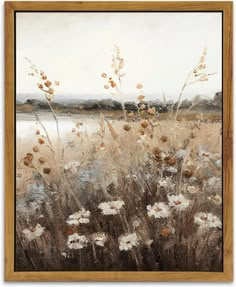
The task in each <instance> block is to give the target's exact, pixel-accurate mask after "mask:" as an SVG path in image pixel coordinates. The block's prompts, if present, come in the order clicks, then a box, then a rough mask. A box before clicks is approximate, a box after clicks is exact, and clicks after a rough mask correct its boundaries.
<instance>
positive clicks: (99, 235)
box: [91, 232, 107, 247]
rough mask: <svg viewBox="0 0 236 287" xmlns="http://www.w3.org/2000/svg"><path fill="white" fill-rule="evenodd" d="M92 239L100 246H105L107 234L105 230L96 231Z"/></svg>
mask: <svg viewBox="0 0 236 287" xmlns="http://www.w3.org/2000/svg"><path fill="white" fill-rule="evenodd" d="M91 237H92V241H93V242H94V243H95V244H96V245H98V246H102V247H103V246H104V243H105V242H106V241H107V236H106V234H105V233H104V232H96V233H93V234H92V236H91Z"/></svg>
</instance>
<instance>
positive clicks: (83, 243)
mask: <svg viewBox="0 0 236 287" xmlns="http://www.w3.org/2000/svg"><path fill="white" fill-rule="evenodd" d="M87 244H88V238H87V237H86V236H85V235H78V233H74V234H72V235H69V236H68V240H67V246H68V247H69V248H70V249H83V248H84V247H87Z"/></svg>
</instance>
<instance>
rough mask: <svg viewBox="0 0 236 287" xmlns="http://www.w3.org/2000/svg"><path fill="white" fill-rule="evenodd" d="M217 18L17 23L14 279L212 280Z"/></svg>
mask: <svg viewBox="0 0 236 287" xmlns="http://www.w3.org/2000/svg"><path fill="white" fill-rule="evenodd" d="M222 25H223V23H222V12H220V11H212V12H210V11H209V12H206V11H205V12H194V11H192V12H186V11H185V12H181V11H175V12H174V11H173V12H128V11H126V12H101V11H100V12H91V11H86V12H76V11H73V12H71V11H70V12H50V11H47V12H37V11H32V12H30V11H26V12H23V11H19V12H16V14H15V27H16V31H15V39H16V42H15V43H16V46H15V53H16V99H15V121H16V130H15V132H16V155H15V165H16V166H15V169H16V170H15V185H16V186H15V271H17V272H18V271H19V272H20V271H25V272H31V271H156V272H160V271H192V272H195V271H196V272H197V271H201V272H206V271H207V272H222V270H223V236H222V227H223V213H222V210H223V209H222V204H223V200H224V198H223V195H222V107H223V93H222V92H223V90H222V79H223V75H222V71H223V68H222V65H223V64H222V53H223V50H222V43H223V42H222V41H223V39H222V31H223V30H222V29H223V28H222V27H223V26H222Z"/></svg>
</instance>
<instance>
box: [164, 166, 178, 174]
mask: <svg viewBox="0 0 236 287" xmlns="http://www.w3.org/2000/svg"><path fill="white" fill-rule="evenodd" d="M166 171H168V172H170V173H173V174H175V173H177V172H178V169H177V168H175V167H173V166H170V167H168V168H166Z"/></svg>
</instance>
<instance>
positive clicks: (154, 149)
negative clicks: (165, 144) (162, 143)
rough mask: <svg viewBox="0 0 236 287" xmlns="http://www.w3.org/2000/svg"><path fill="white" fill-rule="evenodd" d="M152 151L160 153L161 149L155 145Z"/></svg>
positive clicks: (156, 153)
mask: <svg viewBox="0 0 236 287" xmlns="http://www.w3.org/2000/svg"><path fill="white" fill-rule="evenodd" d="M152 152H153V153H154V154H155V155H159V154H160V152H161V150H160V149H159V147H154V148H153V150H152Z"/></svg>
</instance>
